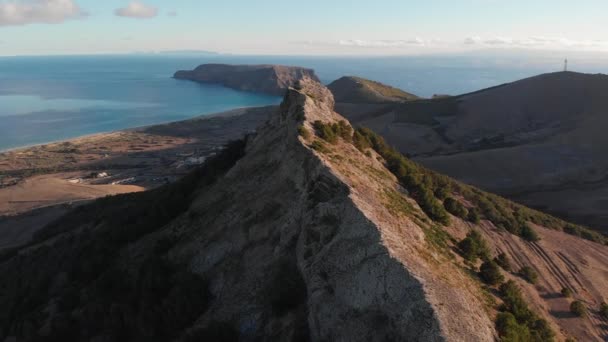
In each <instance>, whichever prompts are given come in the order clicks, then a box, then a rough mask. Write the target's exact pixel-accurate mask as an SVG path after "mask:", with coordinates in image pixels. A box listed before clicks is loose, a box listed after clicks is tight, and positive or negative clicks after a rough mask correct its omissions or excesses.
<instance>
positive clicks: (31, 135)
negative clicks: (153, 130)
mask: <svg viewBox="0 0 608 342" xmlns="http://www.w3.org/2000/svg"><path fill="white" fill-rule="evenodd" d="M196 64H197V61H196V60H195V59H194V58H188V57H181V58H177V57H164V58H155V57H145V56H144V57H140V56H104V57H18V58H17V57H12V58H0V150H3V149H9V148H14V147H20V146H26V145H32V144H39V143H46V142H50V141H56V140H62V139H68V138H73V137H77V136H82V135H87V134H92V133H100V132H108V131H114V130H119V129H124V128H129V127H137V126H144V125H150V124H156V123H162V122H168V121H175V120H182V119H186V118H190V117H193V116H197V115H201V114H209V113H216V112H221V111H226V110H229V109H233V108H237V107H246V106H260V105H268V104H274V103H278V102H279V101H280V98H277V97H274V96H265V95H259V94H251V93H245V92H239V91H235V90H231V89H227V88H224V87H221V86H215V85H203V84H198V83H194V82H188V81H180V80H175V79H173V78H171V76H172V75H173V73H174V72H175V71H176V70H178V69H184V68H193V67H194V66H196Z"/></svg>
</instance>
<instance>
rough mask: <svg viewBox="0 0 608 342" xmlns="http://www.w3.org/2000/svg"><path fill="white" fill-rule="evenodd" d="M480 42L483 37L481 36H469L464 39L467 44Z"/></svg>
mask: <svg viewBox="0 0 608 342" xmlns="http://www.w3.org/2000/svg"><path fill="white" fill-rule="evenodd" d="M480 42H481V37H479V36H475V37H467V38H465V39H464V43H465V45H475V44H479V43H480Z"/></svg>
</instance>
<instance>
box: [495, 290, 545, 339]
mask: <svg viewBox="0 0 608 342" xmlns="http://www.w3.org/2000/svg"><path fill="white" fill-rule="evenodd" d="M499 294H500V297H501V298H502V300H503V302H504V304H503V305H502V306H501V307H500V310H501V313H499V314H498V315H497V317H496V321H495V322H496V331H497V332H498V334H499V335H500V337H501V341H514V342H515V341H517V342H527V341H538V342H551V341H553V340H554V338H555V333H554V332H553V330H552V329H551V327H550V326H549V324H548V323H547V321H545V320H544V319H540V318H539V317H538V315H536V314H535V313H534V312H532V311H531V310H530V309H529V308H528V305H527V304H526V302H525V300H524V299H523V296H522V294H521V290H520V288H519V287H518V286H517V285H516V284H515V282H513V281H512V280H510V281H508V282H506V283H504V284H502V285H501V286H500V289H499Z"/></svg>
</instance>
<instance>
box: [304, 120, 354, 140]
mask: <svg viewBox="0 0 608 342" xmlns="http://www.w3.org/2000/svg"><path fill="white" fill-rule="evenodd" d="M313 126H314V128H315V131H316V133H317V135H318V136H319V138H321V139H323V140H325V141H327V142H328V143H330V144H335V143H337V142H338V138H342V139H344V140H345V141H347V142H351V141H352V138H353V129H352V127H351V126H350V125H349V124H348V122H346V121H344V120H341V121H340V122H334V123H326V122H323V121H319V120H317V121H315V122H314V123H313Z"/></svg>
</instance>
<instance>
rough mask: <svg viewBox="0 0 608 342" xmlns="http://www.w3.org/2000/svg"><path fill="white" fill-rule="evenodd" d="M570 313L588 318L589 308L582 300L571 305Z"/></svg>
mask: <svg viewBox="0 0 608 342" xmlns="http://www.w3.org/2000/svg"><path fill="white" fill-rule="evenodd" d="M570 312H572V314H574V315H575V316H576V317H587V307H585V304H583V302H581V301H580V300H576V301H574V302H572V303H571V304H570Z"/></svg>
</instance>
